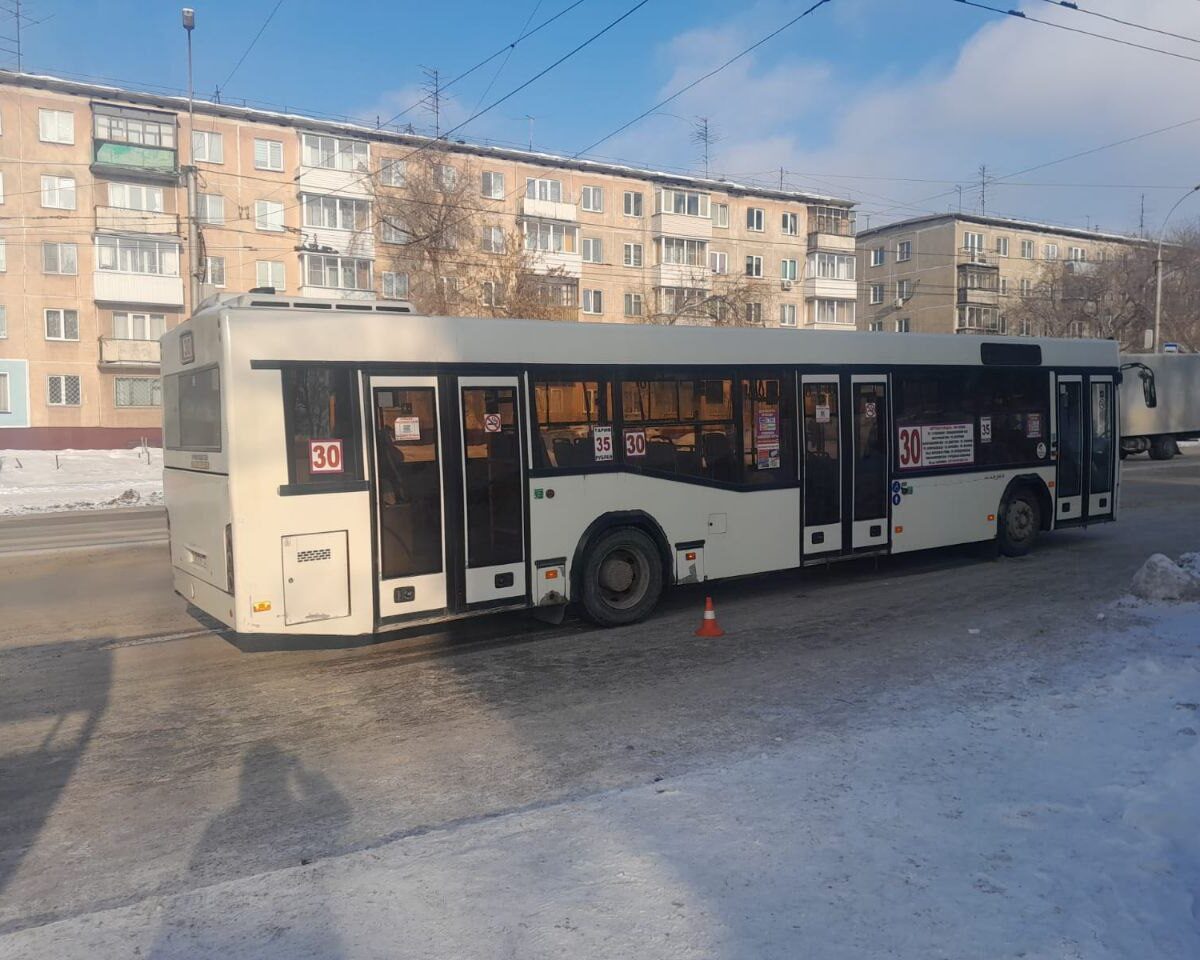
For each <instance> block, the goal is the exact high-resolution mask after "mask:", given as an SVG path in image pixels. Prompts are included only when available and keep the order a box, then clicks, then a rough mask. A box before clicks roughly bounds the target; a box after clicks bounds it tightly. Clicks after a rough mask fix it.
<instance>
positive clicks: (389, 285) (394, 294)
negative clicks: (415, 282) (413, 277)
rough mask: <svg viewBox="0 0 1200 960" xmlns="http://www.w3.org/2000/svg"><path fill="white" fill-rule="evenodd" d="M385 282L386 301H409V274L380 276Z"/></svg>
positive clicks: (386, 273)
mask: <svg viewBox="0 0 1200 960" xmlns="http://www.w3.org/2000/svg"><path fill="white" fill-rule="evenodd" d="M380 276H381V277H382V278H383V280H382V283H383V298H384V299H385V300H407V299H408V274H407V273H389V272H385V273H383V274H381V275H380Z"/></svg>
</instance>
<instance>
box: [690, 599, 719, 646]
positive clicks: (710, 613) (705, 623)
mask: <svg viewBox="0 0 1200 960" xmlns="http://www.w3.org/2000/svg"><path fill="white" fill-rule="evenodd" d="M696 636H698V637H723V636H725V631H724V630H722V629H721V625H720V624H719V623H717V612H716V611H715V610H714V609H713V602H712V597H705V598H704V619H703V620H701V621H700V629H699V630H697V631H696Z"/></svg>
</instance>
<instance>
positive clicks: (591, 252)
mask: <svg viewBox="0 0 1200 960" xmlns="http://www.w3.org/2000/svg"><path fill="white" fill-rule="evenodd" d="M583 262H584V263H603V262H604V247H603V244H601V242H600V239H599V238H598V237H584V238H583Z"/></svg>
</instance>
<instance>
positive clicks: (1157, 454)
mask: <svg viewBox="0 0 1200 960" xmlns="http://www.w3.org/2000/svg"><path fill="white" fill-rule="evenodd" d="M1175 452H1176V447H1175V441H1174V440H1172V439H1171V438H1170V437H1155V438H1154V439H1153V440H1151V441H1150V459H1151V460H1170V459H1171V458H1172V457H1173V456H1175Z"/></svg>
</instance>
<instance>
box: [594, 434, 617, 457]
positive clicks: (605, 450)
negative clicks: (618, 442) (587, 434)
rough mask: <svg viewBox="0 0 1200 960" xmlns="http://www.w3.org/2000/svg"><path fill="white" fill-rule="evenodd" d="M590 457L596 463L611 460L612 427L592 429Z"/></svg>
mask: <svg viewBox="0 0 1200 960" xmlns="http://www.w3.org/2000/svg"><path fill="white" fill-rule="evenodd" d="M592 455H593V456H594V457H595V459H596V462H597V463H604V462H605V461H607V460H611V459H612V458H613V445H612V427H592Z"/></svg>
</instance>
